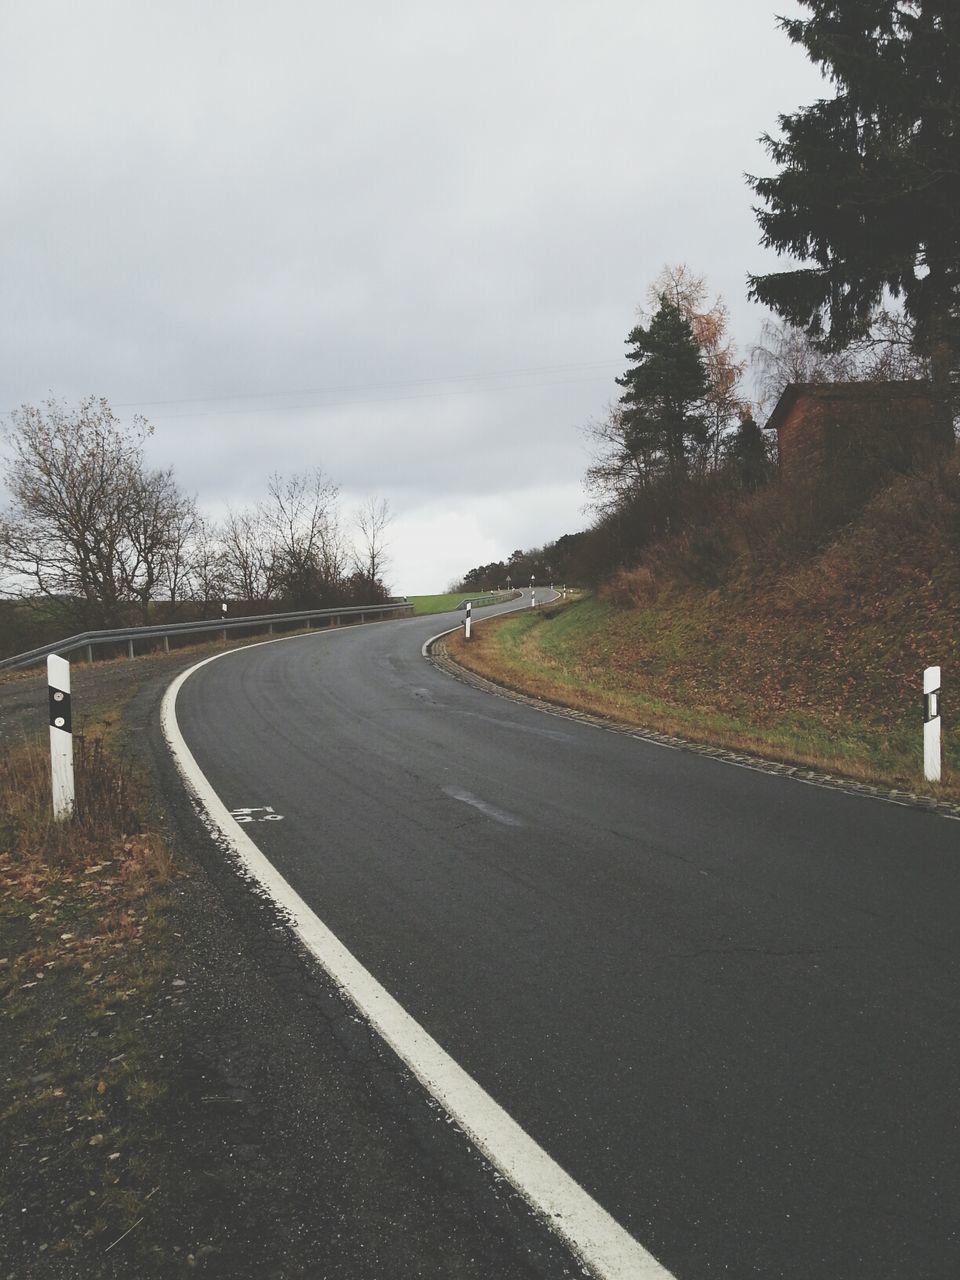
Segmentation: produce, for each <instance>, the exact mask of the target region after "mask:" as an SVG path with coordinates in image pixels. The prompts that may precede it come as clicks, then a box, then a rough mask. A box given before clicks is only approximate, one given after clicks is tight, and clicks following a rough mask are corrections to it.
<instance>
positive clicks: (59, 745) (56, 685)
mask: <svg viewBox="0 0 960 1280" xmlns="http://www.w3.org/2000/svg"><path fill="white" fill-rule="evenodd" d="M47 686H48V689H47V692H48V695H49V702H50V770H51V777H52V782H53V816H54V818H56V819H57V821H65V820H66V819H68V818H72V817H73V810H74V804H75V795H74V785H73V716H72V712H71V707H70V663H69V662H67V660H66V658H59V657H57V655H56V654H55V653H52V654H50V656H49V657H48V658H47Z"/></svg>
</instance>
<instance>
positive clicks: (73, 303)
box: [0, 0, 824, 593]
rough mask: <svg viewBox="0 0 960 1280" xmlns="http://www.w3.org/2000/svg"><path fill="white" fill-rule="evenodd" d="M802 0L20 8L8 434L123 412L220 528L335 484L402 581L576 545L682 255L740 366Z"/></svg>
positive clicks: (8, 165) (8, 246) (1, 36)
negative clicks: (313, 476) (371, 501)
mask: <svg viewBox="0 0 960 1280" xmlns="http://www.w3.org/2000/svg"><path fill="white" fill-rule="evenodd" d="M797 11H798V5H797V4H796V3H795V2H794V0H735V2H733V0H730V2H728V3H718V2H717V0H576V2H575V3H572V2H569V0H549V3H548V2H546V0H483V2H482V3H481V2H480V0H472V2H471V3H468V2H466V0H393V2H392V3H391V2H388V0H357V2H356V3H347V4H337V5H333V4H330V3H324V2H323V0H313V2H312V3H308V0H272V2H271V3H269V4H265V3H262V2H260V3H256V4H253V3H248V2H247V0H191V2H190V3H186V2H185V0H164V2H163V3H162V4H159V3H156V2H155V0H154V2H152V3H147V2H146V0H116V2H115V3H107V2H105V0H84V3H83V4H77V3H76V2H75V0H3V3H2V4H0V94H2V95H3V110H2V112H0V148H2V158H0V182H2V184H3V187H4V196H3V200H2V203H0V219H2V223H0V225H2V236H0V280H2V297H3V306H2V308H0V326H2V333H0V413H3V414H6V413H8V412H9V411H10V410H12V409H14V408H15V407H16V406H18V405H20V404H22V403H33V404H36V403H39V402H40V401H41V400H43V399H45V398H47V397H48V396H49V395H50V394H51V393H52V394H53V395H54V396H55V397H57V398H58V399H63V400H67V401H69V402H76V401H77V400H78V399H79V398H80V397H81V396H83V395H86V394H90V393H95V394H97V395H103V396H106V397H107V398H108V399H109V400H110V402H111V404H112V405H113V406H114V408H115V409H116V411H117V412H118V414H120V415H121V416H122V417H124V418H126V417H129V416H131V415H132V414H133V413H135V412H141V413H143V414H144V415H145V416H146V417H147V418H148V419H149V420H150V421H151V422H152V423H153V424H154V425H155V427H156V431H155V435H154V437H153V439H152V441H151V444H150V456H151V461H153V462H155V463H156V464H158V465H159V464H162V465H173V467H174V469H175V471H176V474H177V477H178V479H179V481H180V484H181V487H182V488H184V489H185V490H187V491H188V492H191V493H195V494H197V496H198V498H199V500H200V504H201V506H202V507H203V508H204V509H206V510H207V511H209V512H210V513H211V514H214V515H217V514H220V513H222V512H223V511H224V510H225V509H226V507H227V506H228V504H232V505H235V506H239V505H243V504H245V503H247V502H252V501H255V500H256V499H258V498H259V497H261V496H262V495H263V493H264V487H265V480H266V477H267V476H268V475H269V474H270V473H271V472H274V471H278V472H280V473H281V474H289V473H291V472H294V471H297V470H302V469H304V468H307V467H312V466H315V465H320V466H322V467H323V469H324V470H325V472H326V473H327V474H328V475H329V476H330V478H331V479H333V480H334V481H336V483H337V484H339V486H340V488H341V492H342V499H343V508H344V513H345V515H347V516H349V513H350V511H351V509H352V508H354V507H355V506H356V505H357V504H358V503H359V501H361V500H362V499H363V498H364V497H366V496H368V495H375V496H378V497H386V498H387V499H388V500H389V502H390V505H391V507H392V509H393V511H394V513H395V519H394V523H393V526H392V529H391V534H390V544H391V546H390V552H391V559H392V565H391V570H390V573H389V577H390V580H391V582H392V585H393V587H394V589H395V590H398V591H405V592H408V593H412V592H426V591H433V590H441V589H442V588H443V587H445V586H446V585H447V583H448V582H449V581H450V580H451V579H453V578H455V577H457V576H459V575H460V574H462V573H463V572H464V571H465V570H466V569H468V568H470V567H471V566H473V565H475V564H478V563H481V562H486V561H489V560H492V559H499V558H500V557H502V556H505V555H508V554H509V552H510V551H511V550H513V549H514V548H515V547H529V546H532V545H535V544H539V543H542V542H545V541H550V540H552V539H554V538H556V537H559V536H560V535H561V534H563V533H568V532H572V531H574V530H576V529H579V528H583V527H584V526H585V525H586V524H587V523H588V522H589V516H588V514H586V513H585V512H584V501H585V496H584V493H583V490H582V485H581V482H582V476H583V472H584V470H585V467H586V465H587V462H588V460H589V458H588V450H587V443H586V441H585V439H584V432H583V429H584V426H585V424H586V423H587V422H588V421H589V420H590V419H591V418H592V417H595V416H599V415H601V414H602V413H603V410H604V407H605V405H606V404H607V403H608V402H609V401H611V400H612V399H614V398H615V397H616V396H617V395H618V394H619V389H618V388H617V387H616V385H615V383H614V381H613V379H614V377H615V376H616V375H617V374H619V373H621V372H622V371H623V368H624V367H625V365H624V360H623V351H624V346H623V340H624V338H625V336H626V334H627V332H628V330H629V329H630V328H631V326H632V325H633V324H634V323H635V314H636V308H637V305H638V303H640V302H641V301H642V300H643V298H644V295H645V292H646V288H647V286H648V284H649V282H650V281H651V280H652V279H653V277H655V276H656V274H657V273H658V271H659V270H660V268H661V267H662V266H663V265H664V264H665V263H677V262H681V261H683V262H686V263H688V264H689V265H690V266H691V267H692V268H694V269H695V270H696V271H697V272H699V273H701V274H703V275H705V276H706V278H707V282H708V284H709V286H710V289H711V292H712V294H716V293H719V294H722V295H723V297H724V299H725V301H726V302H727V304H728V306H729V308H730V312H731V318H732V328H733V333H734V337H735V338H736V340H737V342H738V344H739V346H740V347H741V349H744V350H746V349H748V348H749V347H750V345H751V344H752V343H753V342H754V341H756V339H757V338H758V336H759V330H760V326H761V324H762V321H763V319H764V313H763V312H761V311H760V310H759V309H758V308H757V307H755V306H753V305H751V304H749V303H747V302H746V300H745V297H744V292H745V283H744V277H745V275H746V272H747V271H748V270H757V269H763V268H765V267H768V266H770V265H771V264H772V262H773V261H774V260H773V259H772V258H771V257H770V256H769V255H767V254H765V253H764V252H763V251H762V250H760V249H759V247H758V245H757V228H756V222H755V220H754V217H753V215H752V213H751V193H750V191H749V189H748V188H747V187H746V185H745V183H744V181H743V173H744V171H747V172H754V173H757V172H761V173H762V172H768V171H769V163H768V161H767V159H766V157H765V154H764V153H763V151H762V149H761V148H760V147H759V145H758V142H757V139H758V137H759V135H760V134H761V133H763V132H764V131H765V130H770V131H775V129H776V118H777V115H778V113H780V112H783V111H790V110H793V109H795V108H796V107H797V106H800V105H801V104H804V103H807V102H809V101H812V100H813V99H814V98H816V97H818V96H823V94H824V89H823V86H822V84H821V82H820V80H819V77H818V75H817V73H816V71H815V70H814V68H813V67H811V66H810V64H809V63H808V62H807V61H806V60H805V58H804V56H803V54H802V53H801V52H800V51H799V50H798V49H796V48H794V47H793V46H792V45H790V44H789V42H788V41H787V39H786V37H785V36H783V34H782V33H781V32H780V31H779V30H778V28H777V26H776V20H775V19H776V14H777V13H782V14H787V15H792V14H795V13H796V12H797Z"/></svg>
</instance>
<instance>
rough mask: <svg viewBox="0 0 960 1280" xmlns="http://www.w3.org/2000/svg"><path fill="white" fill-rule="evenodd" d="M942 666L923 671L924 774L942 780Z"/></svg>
mask: <svg viewBox="0 0 960 1280" xmlns="http://www.w3.org/2000/svg"><path fill="white" fill-rule="evenodd" d="M940 760H941V750H940V668H939V667H927V669H926V670H925V671H924V673H923V776H924V777H925V778H926V780H927V781H928V782H939V781H940Z"/></svg>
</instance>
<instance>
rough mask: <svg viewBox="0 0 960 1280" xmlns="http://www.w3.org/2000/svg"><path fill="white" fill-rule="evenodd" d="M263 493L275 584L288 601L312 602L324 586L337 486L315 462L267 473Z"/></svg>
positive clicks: (336, 525)
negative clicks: (300, 468)
mask: <svg viewBox="0 0 960 1280" xmlns="http://www.w3.org/2000/svg"><path fill="white" fill-rule="evenodd" d="M267 494H268V500H267V505H266V507H265V509H264V516H265V523H266V526H267V528H268V530H269V535H270V538H271V541H272V544H273V554H274V559H275V562H276V576H277V583H278V586H279V589H280V591H281V593H282V595H283V596H284V598H285V599H287V600H289V601H290V603H291V604H294V605H308V604H312V603H315V602H316V600H317V599H318V598H319V597H320V596H321V595H323V594H324V590H325V588H326V587H328V585H329V583H328V582H326V581H325V578H326V576H327V574H326V562H327V560H328V558H329V554H330V544H331V541H333V540H335V531H336V529H337V528H338V524H339V521H338V518H337V496H338V490H337V486H336V485H335V484H333V483H332V481H330V480H328V479H327V478H326V476H324V474H323V472H322V471H321V469H320V468H319V467H314V468H313V469H312V470H310V471H302V472H297V473H295V474H294V475H292V476H289V477H283V476H280V475H277V474H274V475H272V476H271V477H270V479H269V481H268V484H267Z"/></svg>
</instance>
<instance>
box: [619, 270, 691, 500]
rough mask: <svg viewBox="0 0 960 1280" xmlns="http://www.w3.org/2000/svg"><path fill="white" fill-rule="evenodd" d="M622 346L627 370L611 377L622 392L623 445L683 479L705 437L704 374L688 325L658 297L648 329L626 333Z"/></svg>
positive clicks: (669, 303) (663, 298)
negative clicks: (629, 363)
mask: <svg viewBox="0 0 960 1280" xmlns="http://www.w3.org/2000/svg"><path fill="white" fill-rule="evenodd" d="M627 342H628V343H629V344H630V345H631V347H632V350H630V351H628V352H627V359H628V360H630V361H632V362H633V368H631V369H628V370H627V372H626V373H625V374H624V375H623V377H622V378H617V385H618V386H621V387H624V388H626V390H625V392H624V394H623V395H622V396H621V397H620V404H621V405H622V406H623V414H622V429H623V436H624V446H625V448H626V449H627V451H628V452H629V453H630V454H631V455H632V456H634V457H644V458H648V459H650V463H651V465H652V466H656V467H658V468H660V469H663V468H665V469H666V470H667V472H668V473H669V474H670V475H671V476H673V477H679V476H683V475H685V474H686V472H687V468H688V460H689V455H690V452H691V450H692V449H697V448H699V449H702V448H703V446H704V445H705V443H706V433H707V429H706V424H705V421H704V415H703V398H704V396H705V395H706V392H707V376H706V371H705V369H704V366H703V359H702V357H701V354H700V348H699V346H698V344H697V341H696V339H695V338H694V336H693V330H692V329H691V327H690V322H689V321H688V320H687V319H686V318H685V317H684V316H683V314H682V312H681V311H680V309H679V307H677V306H676V305H675V304H674V303H672V302H671V301H670V300H669V299H668V298H667V296H666V294H663V295H661V298H660V307H659V309H658V311H657V312H656V314H655V315H654V316H653V318H652V319H651V321H650V325H649V327H648V328H646V329H645V328H644V327H643V326H642V325H637V326H636V327H635V328H634V329H631V331H630V333H629V335H628V336H627Z"/></svg>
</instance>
